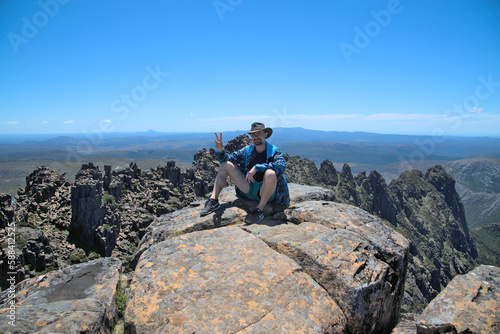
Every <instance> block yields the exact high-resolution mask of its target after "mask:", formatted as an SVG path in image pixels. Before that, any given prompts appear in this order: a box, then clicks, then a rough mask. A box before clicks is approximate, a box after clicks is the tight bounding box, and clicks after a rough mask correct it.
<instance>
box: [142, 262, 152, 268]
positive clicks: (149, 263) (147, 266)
mask: <svg viewBox="0 0 500 334" xmlns="http://www.w3.org/2000/svg"><path fill="white" fill-rule="evenodd" d="M152 266H154V264H153V262H148V263H146V264H145V265H144V266H143V268H150V267H152Z"/></svg>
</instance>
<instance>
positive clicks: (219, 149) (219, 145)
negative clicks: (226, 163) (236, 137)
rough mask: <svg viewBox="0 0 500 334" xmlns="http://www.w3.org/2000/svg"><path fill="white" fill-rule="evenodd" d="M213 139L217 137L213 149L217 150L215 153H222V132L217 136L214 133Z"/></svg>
mask: <svg viewBox="0 0 500 334" xmlns="http://www.w3.org/2000/svg"><path fill="white" fill-rule="evenodd" d="M215 137H217V139H216V140H215V142H214V144H215V149H216V150H217V152H222V150H223V149H224V145H222V132H220V133H219V135H217V132H216V133H215Z"/></svg>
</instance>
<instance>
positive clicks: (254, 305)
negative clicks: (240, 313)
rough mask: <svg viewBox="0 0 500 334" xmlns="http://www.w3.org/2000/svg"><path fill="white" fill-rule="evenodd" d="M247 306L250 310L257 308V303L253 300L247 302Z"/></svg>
mask: <svg viewBox="0 0 500 334" xmlns="http://www.w3.org/2000/svg"><path fill="white" fill-rule="evenodd" d="M247 305H248V308H249V309H251V310H254V311H256V310H258V306H259V303H256V302H254V301H253V300H251V301H249V302H247Z"/></svg>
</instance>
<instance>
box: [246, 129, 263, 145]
mask: <svg viewBox="0 0 500 334" xmlns="http://www.w3.org/2000/svg"><path fill="white" fill-rule="evenodd" d="M250 137H251V138H252V141H253V143H254V144H255V146H260V145H262V144H264V142H265V141H266V133H265V132H264V131H263V130H260V131H258V132H254V133H251V134H250Z"/></svg>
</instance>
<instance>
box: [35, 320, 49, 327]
mask: <svg viewBox="0 0 500 334" xmlns="http://www.w3.org/2000/svg"><path fill="white" fill-rule="evenodd" d="M36 324H37V325H38V326H45V325H46V324H48V322H47V321H45V320H40V321H39V322H37V323H36Z"/></svg>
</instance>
